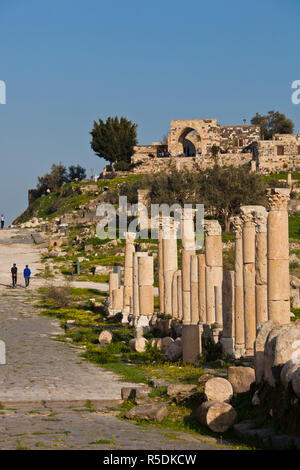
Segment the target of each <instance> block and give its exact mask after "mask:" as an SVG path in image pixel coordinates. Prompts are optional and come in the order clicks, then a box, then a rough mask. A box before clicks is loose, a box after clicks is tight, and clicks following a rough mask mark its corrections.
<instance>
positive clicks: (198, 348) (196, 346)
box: [182, 325, 203, 363]
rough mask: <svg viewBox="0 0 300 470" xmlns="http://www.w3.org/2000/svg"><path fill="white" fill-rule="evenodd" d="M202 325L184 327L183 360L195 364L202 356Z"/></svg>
mask: <svg viewBox="0 0 300 470" xmlns="http://www.w3.org/2000/svg"><path fill="white" fill-rule="evenodd" d="M202 331H203V328H202V325H182V360H183V362H191V363H194V362H196V361H197V360H198V359H199V356H200V355H201V354H202V338H201V335H202Z"/></svg>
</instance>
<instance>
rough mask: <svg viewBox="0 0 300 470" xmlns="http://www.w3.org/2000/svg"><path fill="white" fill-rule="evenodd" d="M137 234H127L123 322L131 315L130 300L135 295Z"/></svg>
mask: <svg viewBox="0 0 300 470" xmlns="http://www.w3.org/2000/svg"><path fill="white" fill-rule="evenodd" d="M134 240H135V233H133V232H127V233H126V245H125V265H124V295H123V308H122V314H123V320H124V322H126V321H127V318H128V315H129V313H130V300H131V297H132V295H133V293H132V284H133V253H134V252H135V246H134Z"/></svg>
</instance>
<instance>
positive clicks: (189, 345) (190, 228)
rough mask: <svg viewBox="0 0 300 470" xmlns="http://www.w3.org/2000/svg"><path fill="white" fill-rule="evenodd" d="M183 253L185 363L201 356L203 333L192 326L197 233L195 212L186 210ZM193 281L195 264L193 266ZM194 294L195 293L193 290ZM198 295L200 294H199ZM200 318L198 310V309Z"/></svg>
mask: <svg viewBox="0 0 300 470" xmlns="http://www.w3.org/2000/svg"><path fill="white" fill-rule="evenodd" d="M181 233H182V240H181V241H182V251H181V271H182V310H183V325H182V346H183V354H182V359H183V362H195V361H196V360H197V358H198V356H199V354H201V351H202V347H201V332H200V330H199V325H198V324H192V321H195V319H194V315H195V312H194V314H193V318H192V313H191V260H192V257H193V256H194V255H195V232H194V210H193V209H190V208H184V210H183V214H182V231H181ZM192 271H193V279H194V280H195V279H196V277H195V276H194V272H195V264H193V270H192ZM193 292H195V290H194V288H193ZM197 295H198V293H197ZM197 316H198V309H197Z"/></svg>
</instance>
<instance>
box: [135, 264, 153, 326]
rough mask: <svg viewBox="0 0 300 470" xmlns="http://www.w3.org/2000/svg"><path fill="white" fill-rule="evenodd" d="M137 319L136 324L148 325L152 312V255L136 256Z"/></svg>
mask: <svg viewBox="0 0 300 470" xmlns="http://www.w3.org/2000/svg"><path fill="white" fill-rule="evenodd" d="M138 283H139V319H138V324H137V325H136V326H148V325H149V321H150V319H151V317H152V315H153V313H154V288H153V257H152V256H143V257H139V258H138Z"/></svg>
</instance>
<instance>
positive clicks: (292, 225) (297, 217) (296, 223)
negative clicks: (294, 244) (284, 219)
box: [289, 212, 300, 242]
mask: <svg viewBox="0 0 300 470" xmlns="http://www.w3.org/2000/svg"><path fill="white" fill-rule="evenodd" d="M299 230H300V213H299V212H295V213H294V214H291V215H289V238H290V239H293V240H296V241H298V242H300V233H299Z"/></svg>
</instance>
